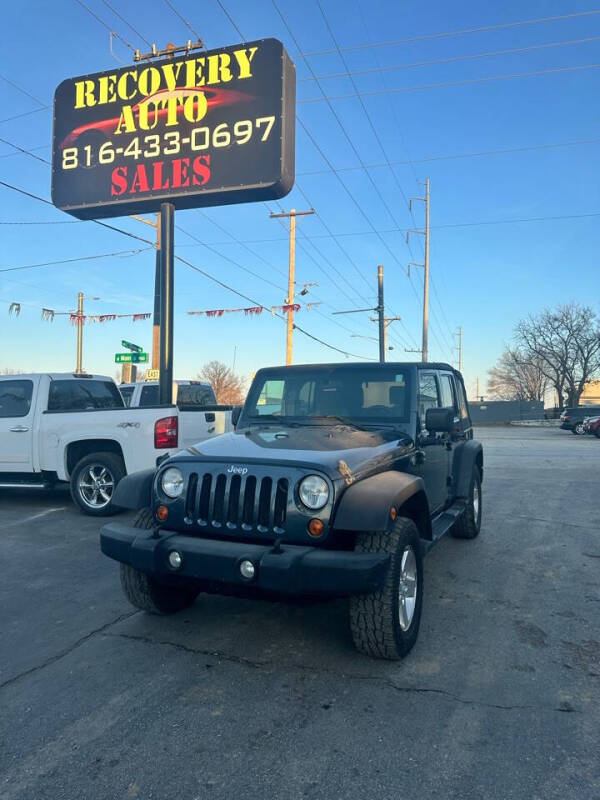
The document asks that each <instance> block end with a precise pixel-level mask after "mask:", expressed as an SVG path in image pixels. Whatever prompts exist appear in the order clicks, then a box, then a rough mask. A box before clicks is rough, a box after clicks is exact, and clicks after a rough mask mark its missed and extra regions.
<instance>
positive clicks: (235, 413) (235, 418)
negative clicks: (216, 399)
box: [231, 406, 243, 428]
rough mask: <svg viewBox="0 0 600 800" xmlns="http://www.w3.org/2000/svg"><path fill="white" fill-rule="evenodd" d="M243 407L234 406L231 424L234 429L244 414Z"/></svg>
mask: <svg viewBox="0 0 600 800" xmlns="http://www.w3.org/2000/svg"><path fill="white" fill-rule="evenodd" d="M242 408H243V406H234V407H233V410H232V412H231V424H232V425H233V427H234V428H235V427H237V424H238V422H239V421H240V415H241V413H242Z"/></svg>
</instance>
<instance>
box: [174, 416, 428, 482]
mask: <svg viewBox="0 0 600 800" xmlns="http://www.w3.org/2000/svg"><path fill="white" fill-rule="evenodd" d="M413 447H414V445H413V440H412V439H411V437H410V436H408V434H407V433H405V432H404V431H402V430H399V429H398V428H394V429H392V428H386V429H382V430H373V431H362V430H356V429H354V428H350V427H348V426H346V425H335V426H322V425H313V426H308V425H307V426H302V427H297V428H296V427H287V426H286V427H283V426H282V427H279V426H277V425H268V426H264V427H260V426H253V427H251V428H246V429H244V430H239V431H235V432H232V433H225V434H222V435H221V436H216V437H215V438H213V439H208V440H206V441H204V442H201V443H199V444H197V445H194V446H193V447H189V448H187V449H186V450H182V451H181V452H180V453H178V454H177V455H176V456H174V459H173V460H177V461H179V460H185V461H188V460H194V461H203V462H211V461H217V462H226V463H227V464H231V465H233V466H243V465H244V464H246V463H251V464H256V463H261V464H267V463H273V464H279V465H281V464H286V463H290V464H293V465H294V466H301V467H305V468H313V469H320V470H323V471H325V472H326V473H327V474H329V476H330V477H331V478H332V479H335V478H339V477H340V475H343V476H344V477H345V478H347V477H348V475H349V474H350V475H351V476H352V477H354V478H356V477H359V476H363V475H365V474H368V473H370V472H372V471H375V470H381V469H385V468H387V467H388V466H391V465H392V464H393V462H394V461H396V460H397V459H399V458H401V457H402V456H404V455H406V454H407V453H409V452H410V451H411V450H412V449H413ZM340 462H343V464H342V465H341V467H342V469H341V470H340ZM346 467H347V468H348V470H349V471H350V472H349V473H347V471H346Z"/></svg>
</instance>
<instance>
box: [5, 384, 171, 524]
mask: <svg viewBox="0 0 600 800" xmlns="http://www.w3.org/2000/svg"><path fill="white" fill-rule="evenodd" d="M180 413H181V412H179V410H178V408H177V406H161V407H158V408H157V407H149V408H127V407H126V406H125V404H124V402H123V398H122V397H121V394H120V393H119V390H118V388H117V385H116V383H115V382H114V381H113V379H112V378H108V377H105V376H103V375H79V374H74V373H67V374H64V373H46V374H40V373H37V374H30V375H2V376H0V487H2V486H40V487H43V486H52V485H54V484H55V483H56V482H58V481H68V482H69V483H70V486H71V495H72V497H73V500H74V501H75V503H76V504H77V505H78V506H79V508H80V509H81V510H82V511H83V512H84V513H85V514H90V515H92V516H106V515H108V514H111V513H115V511H117V510H118V508H116V507H115V506H114V505H113V502H112V498H113V492H114V490H115V488H116V486H117V484H118V483H119V481H120V480H121V478H123V477H124V476H125V475H126V474H127V473H129V472H137V471H138V470H141V469H147V468H148V467H156V466H157V465H158V463H159V462H160V460H161V458H164V457H165V456H168V455H170V454H171V453H173V452H175V451H176V450H177V449H178V448H179V419H178V416H179V414H180Z"/></svg>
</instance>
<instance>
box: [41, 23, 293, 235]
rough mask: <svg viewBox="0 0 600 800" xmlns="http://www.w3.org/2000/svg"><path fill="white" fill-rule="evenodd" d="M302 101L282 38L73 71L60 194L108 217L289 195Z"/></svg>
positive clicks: (65, 88) (61, 147) (57, 101)
mask: <svg viewBox="0 0 600 800" xmlns="http://www.w3.org/2000/svg"><path fill="white" fill-rule="evenodd" d="M295 105H296V76H295V67H294V64H293V62H292V61H291V59H290V57H289V55H288V54H287V52H286V50H285V48H284V46H283V44H282V43H281V42H279V41H278V40H277V39H261V40H257V41H253V42H245V43H243V44H239V45H231V46H227V47H223V48H218V49H215V50H211V51H202V52H199V53H198V52H196V53H187V54H183V55H180V56H173V57H170V58H162V59H160V60H152V61H148V62H147V63H146V62H138V63H137V64H134V65H132V66H126V67H122V68H119V69H116V70H108V71H104V72H99V73H94V74H90V75H83V76H79V77H77V78H70V79H68V80H65V81H63V82H62V83H61V84H60V85H59V86H58V88H57V89H56V92H55V96H54V126H53V142H52V201H53V203H54V205H56V206H57V208H59V209H61V210H62V211H65V212H67V213H69V214H71V215H73V216H75V217H77V218H78V219H100V218H107V217H116V216H122V215H126V214H137V213H142V212H147V213H148V212H156V211H159V210H160V206H161V204H162V203H166V202H167V203H172V204H173V205H174V207H175V209H186V208H198V207H206V206H214V205H225V204H233V203H244V202H255V201H261V200H274V199H278V198H280V197H284V196H285V195H286V194H288V192H289V191H290V190H291V188H292V186H293V185H294V177H295Z"/></svg>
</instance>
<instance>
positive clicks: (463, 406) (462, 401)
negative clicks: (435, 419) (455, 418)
mask: <svg viewBox="0 0 600 800" xmlns="http://www.w3.org/2000/svg"><path fill="white" fill-rule="evenodd" d="M456 387H457V389H458V408H459V411H460V418H461V420H463V421H465V422H468V421H469V411H468V409H467V399H466V397H465V388H464V386H463V385H462V381H456Z"/></svg>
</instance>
